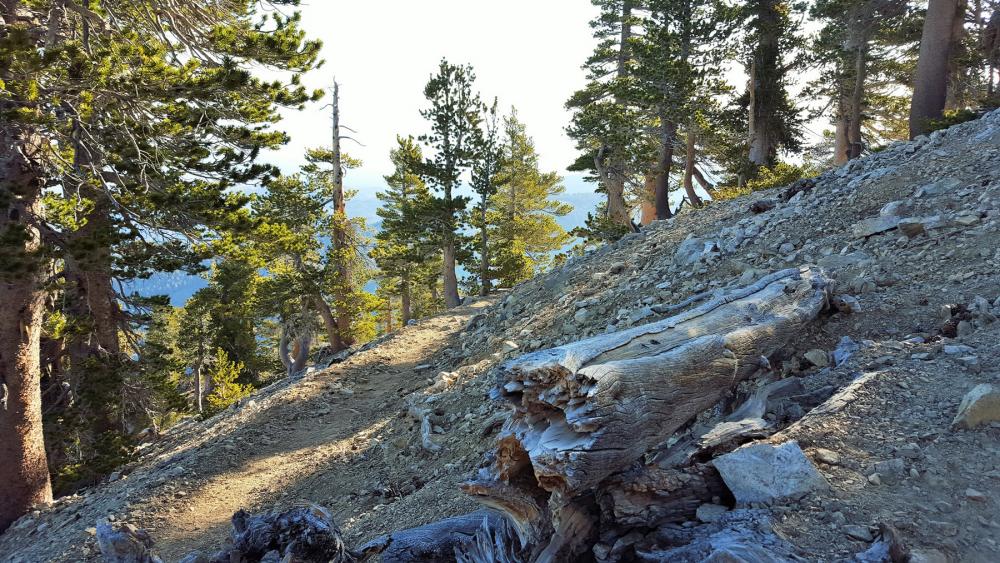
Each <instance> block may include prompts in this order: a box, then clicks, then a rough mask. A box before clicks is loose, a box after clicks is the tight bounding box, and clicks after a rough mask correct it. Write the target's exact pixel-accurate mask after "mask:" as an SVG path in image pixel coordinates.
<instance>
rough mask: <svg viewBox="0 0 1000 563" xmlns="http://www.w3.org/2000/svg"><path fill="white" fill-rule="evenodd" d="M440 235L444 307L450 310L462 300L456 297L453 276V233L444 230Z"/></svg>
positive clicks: (454, 277)
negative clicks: (442, 256)
mask: <svg viewBox="0 0 1000 563" xmlns="http://www.w3.org/2000/svg"><path fill="white" fill-rule="evenodd" d="M441 235H442V236H441V252H442V254H443V255H444V260H443V261H442V263H441V264H442V265H441V278H442V282H443V285H444V306H445V307H447V308H449V309H451V308H452V307H458V306H459V305H461V303H462V298H461V297H459V295H458V276H457V275H456V274H455V232H454V230H452V229H451V228H445V231H444V232H443V233H442V234H441Z"/></svg>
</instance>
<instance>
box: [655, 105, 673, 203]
mask: <svg viewBox="0 0 1000 563" xmlns="http://www.w3.org/2000/svg"><path fill="white" fill-rule="evenodd" d="M660 123H661V125H660V160H659V162H657V165H656V190H655V192H654V195H655V197H654V202H655V203H654V204H655V207H656V218H657V219H669V218H671V217H672V216H673V212H672V211H671V210H670V168H671V167H672V166H673V163H674V141H675V140H676V139H677V125H676V124H675V123H674V122H673V121H671V120H669V119H667V117H666V115H664V113H663V112H662V111H660Z"/></svg>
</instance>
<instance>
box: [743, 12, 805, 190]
mask: <svg viewBox="0 0 1000 563" xmlns="http://www.w3.org/2000/svg"><path fill="white" fill-rule="evenodd" d="M791 9H792V8H791V5H790V4H789V3H788V2H785V1H784V0H749V1H748V2H747V3H746V5H745V6H744V7H743V14H742V15H743V18H744V20H743V21H744V25H745V26H746V28H747V29H748V37H747V42H748V45H749V47H750V49H749V51H750V52H749V53H748V54H747V55H746V63H745V66H746V70H747V75H748V76H749V79H748V83H747V91H746V103H747V107H748V123H749V136H748V140H747V147H748V148H747V162H748V167H747V169H746V170H744V171H743V172H742V174H741V175H740V176H741V181H740V184H741V185H742V184H743V183H744V182H745V181H746V180H747V179H750V178H752V177H754V176H755V175H756V171H757V169H758V168H760V167H762V166H763V167H772V166H774V165H775V164H776V163H777V161H778V151H779V150H781V149H787V150H798V149H799V148H800V144H801V141H800V139H801V134H800V126H801V125H800V122H801V118H800V117H799V112H798V109H797V108H796V107H795V104H794V103H793V102H792V99H791V98H790V97H789V95H788V76H789V73H790V72H791V70H792V68H793V67H792V65H791V64H790V54H789V52H790V51H791V49H792V47H793V46H794V45H795V43H796V41H797V39H796V37H795V35H794V33H793V29H792V23H791V17H790V15H791Z"/></svg>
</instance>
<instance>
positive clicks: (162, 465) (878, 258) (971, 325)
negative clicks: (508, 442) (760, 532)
mask: <svg viewBox="0 0 1000 563" xmlns="http://www.w3.org/2000/svg"><path fill="white" fill-rule="evenodd" d="M751 204H753V205H751ZM751 207H752V208H753V211H751ZM754 211H756V213H755V212H754ZM803 264H815V265H818V266H819V267H821V268H823V269H824V270H825V272H826V273H827V275H829V276H830V277H832V278H833V279H834V280H835V282H836V290H835V293H836V297H837V298H836V299H835V303H834V307H833V308H832V309H831V314H828V315H827V316H825V317H824V318H823V319H822V321H821V322H819V323H815V324H814V326H813V327H812V328H810V329H808V330H806V331H804V332H803V333H802V334H800V335H799V337H798V339H797V340H796V341H794V342H791V343H789V346H788V347H787V349H785V350H783V351H782V353H781V354H779V355H777V356H776V357H774V358H772V363H773V367H774V369H775V370H776V371H780V373H781V374H782V375H784V376H786V377H794V378H796V385H800V386H801V388H800V389H799V391H798V399H797V400H795V401H783V402H775V403H774V404H773V405H770V404H769V408H768V413H767V415H766V418H767V419H768V420H769V422H771V423H772V424H773V426H774V428H775V429H776V430H777V432H776V433H775V434H773V435H772V436H770V437H769V438H767V439H766V442H768V443H773V444H783V443H786V442H788V441H789V440H796V441H797V442H798V444H799V445H800V446H801V448H802V450H803V451H804V452H805V453H806V456H807V457H808V458H809V461H810V463H812V464H814V465H815V467H817V468H818V470H819V472H820V473H821V475H822V477H823V478H824V480H825V481H826V482H827V483H828V486H827V487H823V488H819V489H817V490H815V491H813V492H810V493H808V494H806V495H805V496H803V497H801V498H798V499H797V500H783V501H776V502H769V503H766V504H758V505H752V506H751V507H750V508H752V509H753V510H756V511H759V512H761V513H762V514H763V516H762V517H766V520H767V522H768V526H769V527H771V528H773V530H774V533H775V534H776V535H777V537H778V538H781V539H782V540H784V541H785V542H787V544H789V545H790V546H792V548H793V551H794V553H789V554H788V556H789V557H791V556H793V555H794V556H797V557H800V558H802V559H804V560H808V561H831V560H839V559H850V558H853V557H856V554H858V553H861V552H864V551H865V550H869V549H870V547H871V546H872V544H873V541H875V540H876V539H877V538H876V536H877V532H878V531H879V525H880V524H890V525H892V526H894V527H895V529H897V530H898V531H899V535H900V537H901V540H902V542H903V543H904V544H905V545H906V546H908V547H909V548H910V549H911V550H912V552H913V558H914V560H923V561H983V562H986V561H997V560H1000V545H998V543H997V539H996V538H998V537H1000V518H998V517H997V516H996V514H997V505H998V503H1000V424H998V423H996V422H992V423H991V422H989V421H987V422H986V423H985V424H981V425H978V426H976V427H974V428H972V429H967V428H963V427H961V426H962V425H954V424H953V422H954V419H955V417H956V414H957V413H958V411H959V407H960V403H962V399H963V397H964V396H966V394H967V393H969V392H970V391H971V390H973V388H975V387H976V386H977V385H982V384H994V385H998V386H1000V372H998V371H997V368H996V365H997V361H998V359H1000V338H998V336H1000V323H997V322H996V319H997V316H1000V113H998V112H994V113H992V114H989V115H987V116H985V117H984V118H982V119H980V120H978V121H975V122H970V123H966V124H962V125H958V126H956V127H953V128H951V129H949V130H946V131H939V132H936V133H934V134H933V135H931V136H930V138H928V139H919V140H917V141H915V142H913V143H901V144H898V145H895V146H892V147H890V148H888V149H886V150H884V151H882V152H880V153H877V154H874V155H872V156H869V157H867V158H864V159H860V160H857V161H854V162H852V163H850V164H848V165H846V166H844V167H841V168H838V169H835V170H831V171H829V172H827V173H825V174H823V175H822V176H820V177H818V178H816V179H814V180H813V181H809V182H800V183H798V184H796V185H793V186H791V187H786V188H780V189H775V190H771V191H770V192H761V193H756V194H753V195H752V196H751V197H748V198H744V199H739V200H734V201H728V202H721V203H717V204H713V205H711V206H709V207H708V208H706V209H703V210H698V211H697V212H687V213H684V214H682V215H681V216H679V217H677V218H676V219H674V220H671V221H666V222H658V223H655V224H653V225H650V226H649V227H647V228H646V229H644V230H643V231H642V232H641V233H637V234H633V235H629V236H627V237H625V238H624V239H623V240H621V241H619V242H617V243H615V244H612V245H608V246H606V247H604V248H601V249H599V250H598V251H596V252H594V253H592V254H589V255H587V256H585V257H581V258H578V259H575V260H573V261H571V262H570V263H568V264H566V265H565V266H564V267H562V268H560V269H558V270H556V271H553V272H551V273H549V274H546V275H543V276H540V277H538V278H536V279H533V280H531V281H529V282H527V283H525V284H522V285H521V286H518V287H517V288H515V289H514V290H513V291H511V292H509V293H507V294H504V295H502V296H501V297H500V298H499V299H498V300H497V302H493V301H492V300H486V301H479V302H477V303H474V304H473V305H471V306H467V307H463V308H460V309H459V310H456V311H453V312H450V313H449V314H447V315H443V316H440V317H437V318H434V319H427V320H425V321H423V322H421V323H418V324H417V325H415V326H411V327H407V328H406V329H404V330H403V331H401V332H400V333H398V334H396V335H394V336H393V337H391V338H389V339H387V340H386V341H384V342H382V343H380V344H379V345H378V346H374V347H371V348H370V349H368V350H366V351H363V352H361V353H358V354H356V355H354V356H352V357H351V358H349V359H348V360H347V361H346V362H344V363H341V364H336V365H334V366H333V367H331V368H329V369H323V370H316V371H313V372H311V373H309V374H307V375H306V376H305V377H303V378H302V379H300V380H297V381H290V382H283V383H281V384H278V385H276V386H274V387H272V388H269V389H267V390H263V391H262V392H261V393H259V394H258V395H256V396H255V397H253V398H251V399H250V400H249V401H247V402H245V403H244V404H242V405H239V406H238V407H235V408H233V409H231V410H230V411H229V412H226V413H223V414H221V415H219V416H217V417H215V418H213V419H211V420H209V421H206V422H202V423H188V424H185V425H183V426H182V427H180V428H177V429H176V430H175V431H173V432H172V433H171V434H170V435H169V436H167V437H165V438H164V439H162V440H161V442H159V443H157V444H155V445H154V446H152V447H151V448H149V449H148V451H147V452H145V453H144V455H143V457H142V459H141V460H139V461H138V462H137V463H135V464H133V465H131V466H129V467H126V468H123V470H122V471H121V472H120V473H119V474H116V475H113V476H112V477H113V478H114V480H113V481H112V482H109V483H106V484H103V485H101V486H98V487H95V488H93V489H91V490H88V491H86V492H85V493H83V494H81V495H77V496H74V497H70V498H65V499H60V501H58V502H57V503H56V505H55V506H53V507H50V508H44V509H40V510H39V511H36V512H34V513H33V514H30V515H28V516H26V517H25V518H23V519H21V520H20V521H19V522H18V523H16V524H15V525H14V526H13V527H12V528H11V529H10V530H8V531H7V532H6V533H5V534H4V535H3V536H0V560H2V561H30V562H34V561H50V560H56V561H58V560H62V561H81V560H96V558H97V555H96V548H95V546H94V539H93V527H94V526H95V523H96V521H97V520H98V519H113V520H125V521H129V522H132V523H134V524H136V525H138V526H140V527H144V528H146V529H148V530H149V532H150V534H151V535H152V536H153V537H154V538H155V539H156V540H157V541H158V549H159V551H160V552H161V554H162V555H163V556H164V558H165V560H168V561H175V560H178V559H179V558H180V557H181V556H182V555H183V554H185V553H187V552H189V551H191V550H193V549H204V550H209V549H211V548H212V547H213V546H217V545H219V543H220V542H221V541H222V540H221V538H223V537H224V536H225V533H226V532H225V530H226V527H227V520H228V518H229V516H230V515H231V514H232V512H234V511H235V510H236V509H237V508H239V507H247V508H250V509H262V508H269V507H271V506H274V505H277V506H288V505H292V504H295V503H297V502H300V501H302V500H307V501H312V502H316V503H319V504H322V505H324V506H327V507H329V508H330V509H331V510H332V512H333V513H334V516H335V517H336V519H337V520H338V522H340V523H341V525H342V528H343V529H344V532H345V534H346V536H347V538H348V540H349V541H352V542H360V541H364V540H367V539H370V538H372V537H374V536H377V535H379V534H382V533H386V532H388V531H391V530H396V529H401V528H406V527H412V526H417V525H421V524H425V523H428V522H431V521H435V520H438V519H440V518H443V517H446V516H451V515H457V514H462V513H465V512H469V511H471V510H474V509H475V508H476V506H475V503H474V502H472V501H471V500H469V499H468V498H466V497H464V496H463V495H462V493H461V492H460V491H459V490H458V484H459V483H460V482H461V481H462V480H463V479H465V478H467V477H468V476H469V475H470V474H471V473H472V472H473V470H474V469H475V468H476V467H477V466H478V465H479V464H480V460H481V456H482V453H483V452H484V451H486V450H487V449H488V448H489V447H490V445H491V443H492V437H493V436H494V435H495V433H496V431H497V429H498V426H499V423H500V422H501V421H502V420H503V417H504V414H505V413H506V406H505V405H503V404H498V403H494V402H490V401H488V400H487V399H486V396H487V394H488V391H489V389H490V387H491V386H492V384H493V379H492V375H493V371H492V370H493V368H494V367H495V366H496V365H497V364H498V363H499V362H500V361H501V360H502V359H504V358H510V357H514V356H516V355H519V354H521V353H523V352H525V351H528V350H536V349H541V348H546V347H551V346H555V345H559V344H563V343H566V342H571V341H574V340H578V339H581V338H584V337H586V336H589V335H595V334H598V333H601V332H606V331H615V330H621V329H623V328H626V327H629V326H634V325H637V324H642V323H646V322H651V321H654V320H657V319H660V318H663V317H664V316H666V315H668V314H670V313H671V312H673V311H676V310H677V309H678V307H676V306H678V305H680V304H683V303H684V302H685V301H686V300H688V299H689V298H690V297H691V296H693V295H698V294H702V293H704V292H712V291H716V290H718V289H720V288H726V287H732V286H736V285H741V284H745V283H747V282H749V281H751V280H754V279H757V278H759V277H760V276H762V275H764V274H766V273H769V272H773V271H776V270H779V269H783V268H788V267H794V266H800V265H803ZM995 388H998V387H995ZM983 389H984V388H982V387H980V388H979V393H980V395H983ZM987 396H988V393H987ZM987 398H988V397H987ZM418 402H419V403H420V404H422V405H428V406H429V408H428V415H429V416H430V419H429V421H430V423H431V429H432V433H431V435H430V440H431V447H430V448H428V447H425V445H426V444H423V440H422V438H421V435H420V424H419V422H418V421H417V420H415V419H414V418H413V417H412V416H410V414H409V413H410V412H411V409H410V406H411V405H414V404H417V403H418ZM984 404H985V405H986V407H984V408H985V409H986V410H989V408H990V407H989V404H986V402H985V401H984V402H981V405H984ZM991 404H993V403H991ZM820 405H821V406H820ZM817 406H820V407H819V409H816V407H817ZM994 408H996V409H1000V406H996V407H994ZM664 438H665V439H666V438H667V437H664ZM713 501H714V502H713ZM727 501H729V499H722V498H718V499H706V505H707V506H708V505H713V504H715V505H719V504H722V505H724V508H712V507H710V506H709V507H708V508H705V509H704V510H702V511H700V518H692V519H691V520H690V521H687V522H678V523H675V524H672V526H674V527H675V528H676V533H675V534H673V536H672V537H673V538H675V540H676V538H677V537H681V536H684V537H686V538H687V540H688V541H690V540H693V539H695V538H701V539H705V538H710V537H711V534H712V533H713V530H715V529H716V528H717V527H718V526H719V523H718V521H720V520H721V521H723V522H724V521H725V520H726V518H728V517H729V516H728V515H729V514H731V513H733V512H738V511H728V510H727V509H729V508H732V507H731V506H728V502H727ZM724 510H725V511H726V512H723V511H724ZM668 535H669V534H668ZM665 537H666V536H664V535H663V534H661V535H660V536H659V537H653V534H650V535H649V536H647V537H641V536H640V537H632V538H630V539H629V540H628V542H631V544H628V545H618V546H617V548H618V551H619V552H628V553H635V554H637V556H642V554H643V553H646V554H647V556H648V557H649V558H652V560H656V559H657V558H663V557H666V556H664V555H662V554H664V553H668V551H665V550H669V549H673V548H676V545H674V546H671V545H665V544H663V542H667V543H668V544H669V541H668V539H664V538H665ZM658 541H660V544H659V545H658V544H657V542H658ZM626 543H627V542H626ZM695 543H697V542H695ZM695 543H692V544H691V545H695ZM877 547H878V545H876V548H877ZM615 548H616V546H610V545H605V546H598V550H599V551H600V553H601V554H605V553H610V552H611V551H612V550H613V549H615ZM690 549H691V550H690V551H689V553H686V554H680V553H679V552H678V553H675V554H674V555H672V556H671V557H672V560H700V559H698V557H699V556H698V555H697V554H696V550H695V548H694V547H692V548H690ZM657 554H660V555H657ZM685 557H686V558H687V559H684V558H685ZM865 557H869V559H863V560H879V559H878V557H880V556H878V555H877V554H874V555H872V554H869V555H868V556H865Z"/></svg>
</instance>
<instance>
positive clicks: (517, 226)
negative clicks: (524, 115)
mask: <svg viewBox="0 0 1000 563" xmlns="http://www.w3.org/2000/svg"><path fill="white" fill-rule="evenodd" d="M503 127H504V139H503V145H502V156H501V159H500V167H499V170H498V173H497V176H498V178H499V179H500V182H499V184H498V186H497V190H496V192H495V193H494V194H493V195H492V196H491V197H490V201H489V206H490V210H489V213H488V215H487V219H488V223H489V231H490V232H489V241H490V255H491V256H492V257H493V260H492V262H491V270H490V271H491V274H490V276H491V277H492V278H493V279H496V280H497V281H498V283H499V284H500V285H501V286H503V287H512V286H513V285H514V284H516V283H518V282H521V281H524V280H526V279H528V278H530V277H531V276H533V275H535V274H537V273H538V272H539V271H540V270H542V269H543V268H545V267H547V266H548V265H549V264H551V261H552V256H553V254H554V253H555V252H556V251H558V250H560V249H561V248H562V247H563V246H565V245H566V244H567V243H568V242H569V240H570V237H569V235H568V234H567V233H566V231H565V230H564V229H563V228H562V227H561V226H560V225H559V223H557V222H556V219H555V218H556V217H560V216H563V215H566V214H567V213H569V212H570V211H572V209H573V208H572V207H571V206H570V205H569V204H567V203H563V202H560V201H557V200H555V199H554V198H555V197H556V196H558V195H559V194H561V193H563V191H564V188H563V186H562V178H560V177H559V175H558V174H556V173H555V172H542V171H541V170H540V169H539V164H538V153H537V152H536V151H535V144H534V141H532V139H531V137H530V136H529V135H528V133H527V129H526V127H525V125H524V123H522V122H521V121H520V120H519V119H518V117H517V112H516V111H515V110H513V109H512V110H511V113H510V115H509V116H507V117H506V118H504V123H503Z"/></svg>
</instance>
